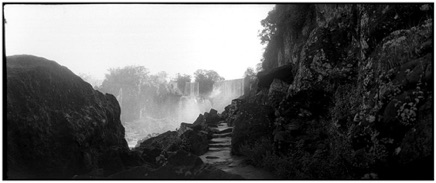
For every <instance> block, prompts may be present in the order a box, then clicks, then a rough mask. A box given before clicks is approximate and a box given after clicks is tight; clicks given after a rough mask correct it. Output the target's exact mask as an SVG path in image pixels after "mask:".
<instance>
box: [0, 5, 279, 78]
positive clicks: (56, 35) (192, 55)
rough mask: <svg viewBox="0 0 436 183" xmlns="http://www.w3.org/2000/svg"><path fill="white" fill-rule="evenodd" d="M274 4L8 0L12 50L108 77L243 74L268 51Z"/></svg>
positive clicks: (8, 52) (8, 46)
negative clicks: (263, 39)
mask: <svg viewBox="0 0 436 183" xmlns="http://www.w3.org/2000/svg"><path fill="white" fill-rule="evenodd" d="M273 7H274V5H266V4H263V5H262V4H259V5H254V4H253V5H249V4H245V5H238V4H234V5H225V4H203V5H189V4H181V5H177V4H161V5H157V4H156V5H152V4H141V5H138V4H131V5H129V4H124V5H120V4H118V5H102V4H100V5H6V6H5V7H4V11H5V12H4V13H5V19H6V21H7V24H6V26H5V41H6V55H7V56H10V55H16V54H31V55H36V56H40V57H44V58H47V59H49V60H54V61H57V62H58V63H59V64H61V65H64V66H67V67H68V68H69V69H70V70H72V71H73V72H74V73H76V74H79V73H85V74H89V75H92V76H93V77H95V78H97V79H103V78H104V74H105V73H107V69H109V68H115V67H123V66H126V65H143V66H145V67H146V68H148V69H149V70H150V72H151V73H157V72H159V71H166V72H167V73H168V74H169V76H170V77H172V76H174V75H175V74H176V73H183V74H189V75H192V74H193V73H194V72H195V70H197V69H212V70H215V71H217V72H218V74H220V75H221V76H223V77H224V78H226V79H236V78H241V77H242V76H243V74H244V72H245V70H246V69H247V67H253V68H255V65H256V64H257V63H259V62H260V59H261V58H262V54H263V47H264V46H263V45H261V44H260V39H259V37H258V36H257V35H258V30H260V29H262V26H261V25H260V21H261V20H262V19H264V18H265V17H266V16H267V15H268V12H269V11H270V10H272V8H273Z"/></svg>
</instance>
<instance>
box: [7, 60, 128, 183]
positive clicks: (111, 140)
mask: <svg viewBox="0 0 436 183" xmlns="http://www.w3.org/2000/svg"><path fill="white" fill-rule="evenodd" d="M6 71H7V84H8V85H7V91H6V92H7V100H6V102H7V104H6V109H7V110H6V118H7V120H6V124H7V125H6V131H7V132H8V133H7V134H6V135H5V137H6V139H7V145H6V147H7V150H6V151H5V152H6V154H7V156H6V157H5V162H7V166H6V168H7V170H8V171H7V174H6V178H8V179H22V178H29V179H40V178H42V179H50V178H62V179H65V178H71V177H73V176H74V175H80V174H86V173H89V172H91V171H94V170H97V169H102V171H103V174H108V173H110V172H112V171H118V170H122V169H123V168H124V167H126V166H130V165H128V164H126V163H125V162H123V158H122V157H123V156H125V157H124V159H129V158H126V157H128V156H130V154H129V149H128V146H127V142H126V140H125V139H124V127H123V126H122V125H121V122H120V106H119V105H118V102H117V100H116V98H115V97H114V96H113V95H111V94H102V93H100V92H99V91H96V90H94V89H93V88H92V86H91V85H90V84H88V83H86V82H85V81H83V80H82V79H81V78H80V77H78V76H76V75H75V74H74V73H73V72H71V71H70V70H69V69H68V68H66V67H64V66H61V65H59V64H57V63H56V62H54V61H49V60H47V59H44V58H41V57H35V56H30V55H18V56H10V57H7V58H6ZM107 159H111V160H112V161H111V162H110V163H106V162H105V160H107Z"/></svg>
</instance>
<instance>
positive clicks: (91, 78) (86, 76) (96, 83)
mask: <svg viewBox="0 0 436 183" xmlns="http://www.w3.org/2000/svg"><path fill="white" fill-rule="evenodd" d="M78 76H79V77H80V78H82V79H83V80H84V81H86V82H88V83H89V84H91V86H92V87H93V88H97V87H99V86H100V85H101V82H102V81H101V80H99V79H96V78H95V77H94V76H91V75H89V74H85V73H79V74H78Z"/></svg>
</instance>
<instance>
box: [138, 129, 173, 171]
mask: <svg viewBox="0 0 436 183" xmlns="http://www.w3.org/2000/svg"><path fill="white" fill-rule="evenodd" d="M180 144H181V139H180V138H179V135H178V132H176V131H167V132H165V133H163V134H160V135H158V136H156V137H152V138H149V139H147V140H145V141H143V142H142V143H141V144H140V145H139V146H138V147H135V148H134V149H133V151H136V152H138V153H140V154H141V157H142V158H143V159H144V160H145V161H146V162H148V163H151V164H156V163H157V162H156V157H158V156H159V155H160V154H161V153H162V152H166V151H176V150H178V149H179V148H180Z"/></svg>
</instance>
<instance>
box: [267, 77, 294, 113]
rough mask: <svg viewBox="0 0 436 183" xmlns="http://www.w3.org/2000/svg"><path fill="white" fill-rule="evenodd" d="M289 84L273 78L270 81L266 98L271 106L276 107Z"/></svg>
mask: <svg viewBox="0 0 436 183" xmlns="http://www.w3.org/2000/svg"><path fill="white" fill-rule="evenodd" d="M288 88H289V84H287V83H285V82H283V81H281V80H280V79H274V80H273V82H272V83H271V85H270V87H269V91H268V99H269V101H270V102H271V104H272V106H273V107H275V108H276V107H278V106H279V104H280V102H281V101H282V100H283V99H284V97H285V96H286V94H287V91H288Z"/></svg>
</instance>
